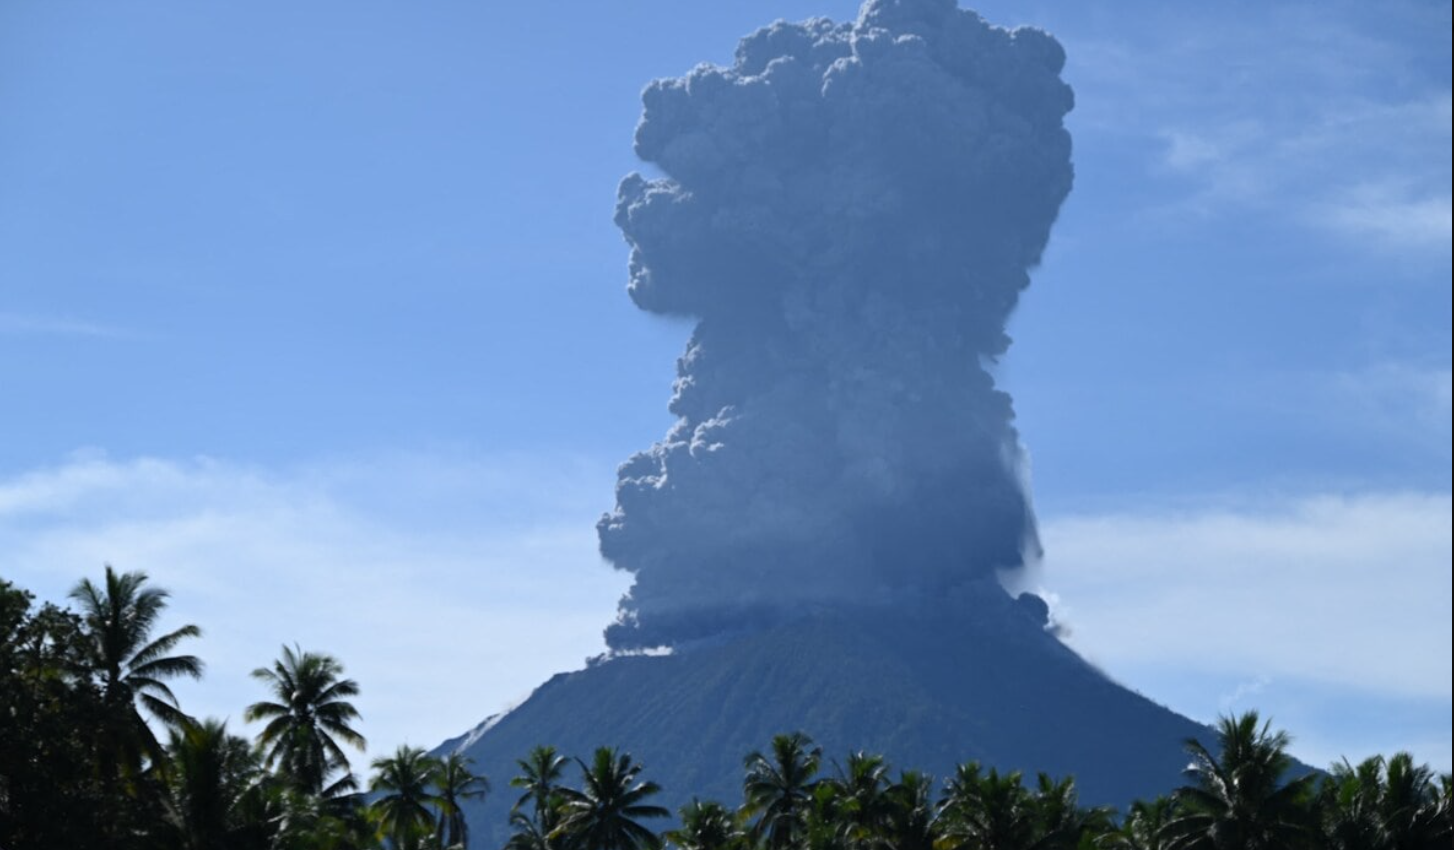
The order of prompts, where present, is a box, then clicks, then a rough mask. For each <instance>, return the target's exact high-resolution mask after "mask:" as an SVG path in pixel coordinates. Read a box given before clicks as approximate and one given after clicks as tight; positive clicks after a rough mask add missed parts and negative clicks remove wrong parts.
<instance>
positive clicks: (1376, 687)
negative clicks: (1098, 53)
mask: <svg viewBox="0 0 1454 850" xmlns="http://www.w3.org/2000/svg"><path fill="white" fill-rule="evenodd" d="M1450 513H1451V503H1450V497H1449V495H1448V494H1444V493H1393V494H1371V495H1362V496H1343V495H1319V496H1310V497H1304V498H1298V499H1293V500H1287V501H1284V502H1281V503H1279V502H1277V501H1272V502H1270V503H1267V504H1261V505H1256V506H1253V507H1250V508H1248V509H1244V510H1235V509H1227V508H1209V509H1206V510H1202V511H1183V512H1179V513H1176V514H1167V515H1148V514H1139V513H1129V512H1128V513H1119V514H1108V515H1085V516H1061V517H1052V518H1048V519H1046V520H1045V521H1044V522H1043V525H1042V531H1043V536H1044V539H1045V545H1046V551H1047V553H1048V555H1047V564H1046V576H1047V581H1048V584H1049V585H1050V586H1051V587H1052V588H1053V589H1054V590H1055V591H1056V592H1057V593H1058V594H1059V596H1060V599H1061V601H1062V606H1061V612H1060V615H1061V616H1062V617H1064V618H1066V619H1067V620H1068V622H1069V624H1070V625H1071V626H1072V628H1073V629H1074V631H1073V637H1072V639H1071V643H1072V644H1074V645H1075V646H1076V647H1077V648H1079V649H1081V650H1082V651H1084V652H1085V653H1086V654H1087V655H1088V656H1089V657H1091V658H1092V659H1098V660H1100V661H1102V662H1103V663H1106V664H1107V665H1108V666H1110V665H1112V664H1113V663H1129V664H1152V665H1154V664H1176V665H1183V666H1185V667H1186V668H1187V669H1189V670H1194V671H1198V672H1200V673H1205V674H1208V675H1218V676H1226V675H1231V676H1238V677H1243V678H1245V677H1247V676H1253V675H1260V676H1271V677H1274V678H1278V679H1281V678H1283V677H1291V678H1304V679H1311V680H1316V681H1322V682H1326V683H1331V684H1336V685H1338V686H1340V687H1345V688H1351V689H1357V690H1366V691H1370V692H1378V693H1382V694H1397V695H1403V696H1407V697H1436V698H1439V699H1443V700H1446V701H1447V700H1449V699H1450V696H1451V686H1450V681H1451V677H1450V672H1449V671H1450V669H1451V657H1450V646H1449V641H1448V634H1449V627H1450V622H1451V605H1450V598H1451V586H1450V572H1449V563H1450V559H1451V551H1450V549H1451V546H1450V536H1451V531H1450ZM1415 647H1417V649H1414V648H1415ZM1110 672H1111V673H1113V674H1114V673H1115V672H1116V671H1115V669H1114V668H1113V667H1112V669H1110Z"/></svg>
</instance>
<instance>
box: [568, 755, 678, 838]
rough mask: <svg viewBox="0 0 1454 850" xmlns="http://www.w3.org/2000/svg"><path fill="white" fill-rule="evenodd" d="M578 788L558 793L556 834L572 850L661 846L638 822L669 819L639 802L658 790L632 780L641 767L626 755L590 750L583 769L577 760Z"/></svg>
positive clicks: (660, 810) (661, 811)
mask: <svg viewBox="0 0 1454 850" xmlns="http://www.w3.org/2000/svg"><path fill="white" fill-rule="evenodd" d="M576 763H577V764H579V765H580V766H581V783H582V785H581V789H580V790H579V791H577V790H575V789H574V788H563V789H561V791H560V794H561V797H562V800H563V807H562V815H563V817H562V819H561V823H560V826H559V827H558V828H557V829H556V832H557V833H559V835H560V836H561V837H563V838H564V839H565V840H566V843H567V846H569V847H571V848H573V850H643V848H645V850H654V849H655V848H658V847H660V846H661V839H660V838H659V837H657V835H656V833H654V832H652V831H651V830H649V829H647V828H646V827H644V826H642V825H641V824H640V823H638V822H637V819H639V818H664V817H670V816H671V812H668V811H667V810H666V809H664V808H662V807H661V806H657V805H652V804H649V803H647V802H645V800H646V798H648V797H650V796H652V795H654V794H656V793H658V792H660V791H661V786H659V785H657V784H656V783H655V782H640V781H637V775H638V774H640V773H641V765H639V764H636V763H634V762H633V761H632V760H631V756H630V755H629V754H627V753H617V752H616V750H614V749H611V748H610V747H601V748H599V749H597V750H596V754H595V757H594V758H593V759H592V760H591V763H590V764H589V765H588V764H586V763H585V762H583V761H581V760H580V759H576Z"/></svg>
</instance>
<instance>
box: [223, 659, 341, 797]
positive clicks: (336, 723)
mask: <svg viewBox="0 0 1454 850" xmlns="http://www.w3.org/2000/svg"><path fill="white" fill-rule="evenodd" d="M252 675H253V678H255V679H259V680H261V681H263V682H266V683H267V685H268V689H269V690H271V691H272V694H273V697H274V699H275V700H276V701H275V702H255V703H253V704H252V705H250V706H248V707H247V710H246V711H245V712H244V713H243V717H244V718H245V719H246V720H247V721H248V722H253V721H258V720H266V721H267V725H266V726H265V727H263V731H262V732H261V733H259V734H258V745H259V746H261V747H262V748H263V750H264V753H265V763H266V764H267V766H268V767H272V766H274V765H281V769H282V772H283V773H284V775H286V776H287V777H288V778H289V779H290V781H292V783H293V784H294V786H295V787H296V788H298V789H299V790H301V791H303V792H304V793H306V794H313V795H322V796H325V797H332V796H336V795H338V794H341V793H343V792H345V791H349V790H352V789H353V788H354V787H355V786H356V784H357V783H356V782H355V781H354V778H353V774H351V773H349V772H348V771H349V763H348V757H347V756H346V755H344V752H343V748H342V747H340V746H339V741H342V742H343V743H345V744H349V745H350V746H353V747H355V748H357V749H358V750H359V751H363V749H364V747H365V746H367V743H366V742H365V740H364V737H363V736H362V735H360V734H359V733H358V732H356V731H355V730H354V729H353V727H352V726H350V725H349V723H350V722H352V721H355V720H358V719H359V713H358V711H357V710H356V709H355V708H354V707H353V704H352V703H350V702H348V698H349V697H354V696H358V683H356V682H354V681H353V680H352V679H344V678H341V677H342V675H343V665H342V664H339V663H338V661H337V660H336V659H334V658H333V657H332V656H330V655H324V654H319V653H312V652H303V651H302V650H301V649H299V650H298V651H297V652H294V651H293V650H292V649H289V648H288V647H286V646H284V647H283V657H282V658H280V659H278V660H277V661H275V662H273V666H272V669H268V668H266V667H259V668H258V669H256V670H254V671H252ZM336 771H343V772H344V776H343V777H342V778H340V779H339V780H337V781H336V782H334V783H333V784H332V785H330V786H327V787H325V785H324V783H325V782H326V781H327V779H328V777H329V776H330V775H331V774H333V773H334V772H336Z"/></svg>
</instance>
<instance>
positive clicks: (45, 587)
mask: <svg viewBox="0 0 1454 850" xmlns="http://www.w3.org/2000/svg"><path fill="white" fill-rule="evenodd" d="M370 470H372V471H370ZM610 479H611V471H610V470H609V469H604V468H602V469H597V468H595V467H594V466H592V465H590V464H588V463H584V462H568V463H552V462H549V461H545V460H541V459H528V458H521V457H513V458H459V457H452V458H451V457H434V458H409V457H393V458H376V459H372V460H358V461H353V462H342V463H336V464H330V465H320V466H314V467H311V468H308V469H301V470H292V471H286V472H278V471H266V470H258V469H255V468H250V467H247V466H243V465H237V464H230V463H226V462H221V461H216V460H206V459H201V460H192V461H170V460H161V459H137V460H130V461H110V460H106V459H104V458H97V457H91V458H82V459H77V460H74V461H72V462H69V463H66V464H63V465H61V466H58V467H56V468H52V469H46V470H36V471H32V472H29V473H26V474H22V475H18V476H14V477H11V478H6V479H0V548H3V550H4V551H5V552H6V553H7V560H6V566H5V571H4V572H5V577H6V578H7V579H9V580H11V581H14V582H15V583H16V584H18V585H20V586H22V587H25V588H27V589H29V590H31V591H32V592H34V593H35V594H36V595H37V597H39V598H40V599H44V600H50V601H55V602H64V601H65V594H66V592H67V590H68V589H69V588H70V587H71V586H72V585H73V584H74V583H75V582H76V581H77V580H79V579H80V578H83V577H89V578H93V579H94V578H95V577H96V575H98V574H99V573H100V572H101V569H102V565H103V564H104V563H110V564H113V565H114V566H115V567H116V568H117V569H119V570H142V571H145V572H146V573H148V574H149V575H150V576H151V578H152V581H153V582H155V584H156V585H158V586H161V587H165V588H167V589H169V590H170V591H171V592H172V594H173V597H172V601H171V608H170V610H169V611H168V617H167V621H166V622H165V623H163V624H162V627H163V628H167V627H169V625H170V626H172V627H174V626H175V625H178V624H181V623H184V622H191V623H196V624H198V625H200V626H201V627H202V628H203V630H204V632H205V634H204V637H203V639H202V640H200V641H197V642H196V644H195V646H194V647H192V649H193V650H194V651H195V652H197V654H199V655H201V656H202V657H203V659H204V660H205V661H206V662H207V664H208V671H207V676H206V678H205V680H204V681H203V682H202V683H201V684H200V685H192V684H190V683H182V684H181V685H180V686H179V687H178V689H177V690H178V693H179V696H180V698H181V699H182V701H183V705H184V708H186V709H187V710H189V711H191V712H194V713H197V714H200V715H215V716H221V717H231V718H232V720H233V723H234V724H235V725H237V724H240V723H241V715H242V709H243V708H244V707H245V706H246V705H247V704H248V703H250V702H252V701H254V700H256V699H259V698H261V696H262V694H260V693H259V692H258V690H257V686H256V683H255V682H253V681H252V680H251V679H250V678H249V676H248V672H249V671H250V670H252V669H253V668H255V667H259V666H263V665H266V664H268V663H269V662H270V661H271V660H272V659H273V658H275V657H276V656H277V653H278V651H279V647H280V646H281V645H283V644H285V643H287V644H292V643H294V642H297V643H298V644H300V645H301V646H302V647H303V648H304V649H309V650H315V651H325V652H329V653H332V654H334V655H336V656H337V657H338V658H339V659H340V660H342V661H343V663H344V664H345V666H346V667H347V670H348V674H349V675H350V676H352V677H354V678H355V679H357V680H358V681H359V683H360V685H361V687H362V689H363V694H362V696H361V697H360V699H359V700H358V705H359V708H360V710H361V711H362V712H363V714H364V718H365V720H364V724H363V727H362V731H363V732H364V733H365V734H366V735H367V736H368V738H369V740H370V753H369V757H372V756H375V755H380V754H384V753H387V752H389V751H391V750H392V748H393V747H394V746H395V745H397V744H399V743H401V742H405V741H407V742H409V743H413V744H418V745H432V744H434V743H438V742H439V741H440V740H442V739H444V738H445V737H448V736H451V735H455V734H458V733H459V732H460V731H461V730H464V729H467V728H469V727H470V726H472V725H474V724H475V723H477V722H479V721H480V719H482V718H483V717H484V716H485V715H487V714H489V713H492V712H494V711H497V710H499V709H501V708H503V707H505V706H506V705H508V704H510V703H512V702H514V701H518V700H519V699H520V698H521V697H523V696H524V695H525V694H527V693H529V691H530V690H531V689H532V688H534V687H535V686H537V685H539V684H540V683H541V682H543V681H544V680H545V678H546V677H547V676H548V675H550V674H552V673H555V672H559V671H561V670H566V669H573V668H578V667H580V666H581V665H582V664H583V662H584V660H585V658H586V657H587V656H589V655H593V654H596V653H599V652H602V651H604V649H605V644H604V642H603V641H602V638H601V630H602V628H603V627H604V626H605V625H606V624H607V623H608V622H610V620H611V618H612V616H613V615H614V610H615V605H616V600H617V598H618V597H619V596H620V595H621V593H622V592H623V591H624V590H625V584H626V582H625V579H624V577H623V576H621V575H620V574H616V573H613V572H612V571H611V570H610V569H608V568H606V567H604V566H603V565H601V564H600V562H599V558H598V556H597V555H596V552H595V535H594V533H593V528H592V525H593V522H594V520H595V518H596V515H597V514H599V512H600V505H599V502H601V501H602V500H603V497H602V494H609V492H610ZM471 480H473V481H474V482H475V483H474V484H469V483H468V482H469V481H471ZM552 494H553V498H552ZM404 503H409V504H411V505H412V509H411V510H407V511H403V510H401V511H399V512H397V513H396V511H395V507H397V506H399V505H402V504H404ZM521 505H524V506H525V508H524V510H522V509H521ZM527 513H528V514H529V515H528V516H527ZM254 731H255V730H254ZM366 764H367V759H366V758H365V759H361V760H360V761H359V765H366Z"/></svg>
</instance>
